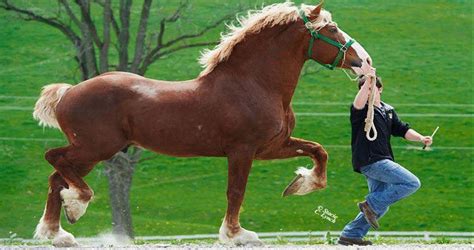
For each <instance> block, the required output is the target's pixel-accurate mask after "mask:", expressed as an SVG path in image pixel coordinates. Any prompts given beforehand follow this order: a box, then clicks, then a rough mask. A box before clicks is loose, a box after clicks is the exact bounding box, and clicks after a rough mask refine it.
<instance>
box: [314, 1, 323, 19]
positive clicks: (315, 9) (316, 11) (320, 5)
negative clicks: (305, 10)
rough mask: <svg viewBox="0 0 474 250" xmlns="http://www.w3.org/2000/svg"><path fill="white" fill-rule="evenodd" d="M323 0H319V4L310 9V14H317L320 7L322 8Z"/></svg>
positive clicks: (319, 11)
mask: <svg viewBox="0 0 474 250" xmlns="http://www.w3.org/2000/svg"><path fill="white" fill-rule="evenodd" d="M323 4H324V0H321V2H319V4H318V5H317V6H316V8H314V10H312V11H311V16H314V17H316V16H319V13H321V9H322V8H323Z"/></svg>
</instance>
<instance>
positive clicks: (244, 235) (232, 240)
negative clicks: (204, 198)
mask: <svg viewBox="0 0 474 250" xmlns="http://www.w3.org/2000/svg"><path fill="white" fill-rule="evenodd" d="M219 241H220V242H222V243H224V244H231V245H235V246H263V242H262V241H261V240H260V239H259V238H258V235H257V233H255V232H252V231H249V230H246V229H244V228H240V230H239V231H238V232H237V233H234V234H232V233H231V232H230V230H229V228H228V227H227V226H226V225H225V223H223V224H222V226H221V228H220V229H219Z"/></svg>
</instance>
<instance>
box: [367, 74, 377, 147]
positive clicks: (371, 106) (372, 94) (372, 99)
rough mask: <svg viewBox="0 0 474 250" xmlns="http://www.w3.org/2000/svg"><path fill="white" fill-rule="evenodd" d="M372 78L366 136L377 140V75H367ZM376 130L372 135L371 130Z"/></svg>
mask: <svg viewBox="0 0 474 250" xmlns="http://www.w3.org/2000/svg"><path fill="white" fill-rule="evenodd" d="M367 77H369V79H370V88H371V91H370V95H369V109H368V110H367V117H366V118H365V127H364V131H365V137H366V138H367V140H369V141H375V139H377V129H376V128H375V124H374V103H375V88H376V84H375V83H376V79H375V76H367ZM371 130H373V131H374V135H373V136H372V137H370V131H371Z"/></svg>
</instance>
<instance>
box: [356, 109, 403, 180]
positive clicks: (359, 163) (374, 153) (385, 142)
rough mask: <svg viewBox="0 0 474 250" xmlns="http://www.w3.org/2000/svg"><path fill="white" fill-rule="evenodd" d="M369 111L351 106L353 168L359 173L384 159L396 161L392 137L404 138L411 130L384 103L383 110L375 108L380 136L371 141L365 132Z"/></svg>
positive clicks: (376, 126) (375, 123) (375, 121)
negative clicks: (391, 142) (363, 168)
mask: <svg viewBox="0 0 474 250" xmlns="http://www.w3.org/2000/svg"><path fill="white" fill-rule="evenodd" d="M367 110H368V105H365V107H364V108H363V109H361V110H358V109H356V108H355V107H354V105H352V106H351V116H350V120H351V126H352V142H351V145H352V167H353V168H354V171H355V172H358V173H360V169H361V168H362V167H363V166H366V165H369V164H372V163H374V162H377V161H380V160H383V159H389V160H392V161H394V160H395V158H394V156H393V152H392V147H391V145H390V136H391V135H393V136H399V137H404V136H405V134H406V132H407V131H408V129H409V128H410V126H409V125H408V124H407V123H404V122H402V121H400V119H399V118H398V116H397V113H396V112H395V110H394V109H393V107H392V106H390V105H388V104H386V103H383V102H382V107H381V108H378V107H374V125H375V128H376V129H377V133H378V136H377V139H375V141H369V140H367V138H366V137H365V131H364V126H365V118H366V117H367ZM371 135H373V134H371Z"/></svg>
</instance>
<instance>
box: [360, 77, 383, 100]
mask: <svg viewBox="0 0 474 250" xmlns="http://www.w3.org/2000/svg"><path fill="white" fill-rule="evenodd" d="M376 79H377V80H376V82H375V86H377V90H376V91H375V102H376V103H379V102H380V101H381V98H380V94H382V91H383V83H382V78H380V77H378V76H377V77H376ZM366 80H367V77H365V76H364V75H361V76H359V89H360V88H362V85H364V83H365V81H366Z"/></svg>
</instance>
